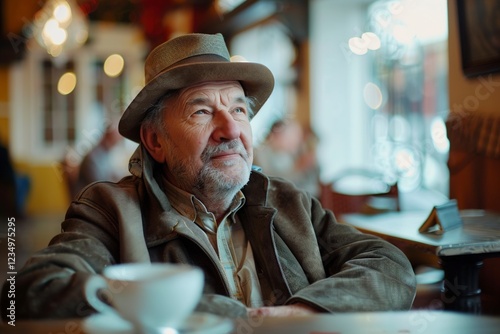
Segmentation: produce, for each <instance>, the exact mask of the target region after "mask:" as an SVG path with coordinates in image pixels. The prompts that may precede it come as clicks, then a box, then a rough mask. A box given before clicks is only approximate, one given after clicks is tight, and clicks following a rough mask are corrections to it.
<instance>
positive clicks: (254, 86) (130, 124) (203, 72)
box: [118, 62, 274, 143]
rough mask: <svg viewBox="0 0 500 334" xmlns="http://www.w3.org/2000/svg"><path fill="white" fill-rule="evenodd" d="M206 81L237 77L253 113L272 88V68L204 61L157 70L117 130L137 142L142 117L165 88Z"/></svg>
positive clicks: (123, 117)
mask: <svg viewBox="0 0 500 334" xmlns="http://www.w3.org/2000/svg"><path fill="white" fill-rule="evenodd" d="M208 81H239V82H240V83H241V86H242V87H243V90H244V91H245V95H246V96H251V97H253V98H254V99H255V105H254V108H253V111H254V113H257V112H258V111H259V110H260V108H261V107H262V105H264V103H265V102H266V101H267V99H268V98H269V96H270V95H271V92H272V91H273V88H274V77H273V75H272V73H271V71H270V70H269V69H268V68H267V67H266V66H264V65H262V64H258V63H251V62H213V63H207V62H203V63H191V64H186V65H181V66H177V67H174V68H171V69H168V70H166V71H164V72H162V73H160V74H158V75H157V76H156V77H155V78H153V79H152V80H151V81H150V82H149V83H148V84H147V85H146V86H145V87H144V88H143V89H142V90H141V91H140V92H139V94H137V96H136V97H135V98H134V99H133V100H132V102H131V103H130V104H129V106H128V107H127V109H126V110H125V112H124V113H123V115H122V117H121V119H120V123H119V125H118V130H119V132H120V133H121V134H122V135H123V136H124V137H126V138H128V139H130V140H133V141H135V142H137V143H139V142H140V127H141V123H142V120H143V119H144V117H145V116H146V113H147V111H148V110H149V109H150V108H151V107H152V106H153V105H154V104H155V103H156V102H157V101H158V100H159V99H160V98H161V97H162V96H163V95H164V94H165V93H166V92H167V91H169V90H174V89H181V88H185V87H188V86H191V85H194V84H198V83H201V82H208Z"/></svg>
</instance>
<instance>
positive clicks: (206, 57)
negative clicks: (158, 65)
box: [145, 54, 230, 84]
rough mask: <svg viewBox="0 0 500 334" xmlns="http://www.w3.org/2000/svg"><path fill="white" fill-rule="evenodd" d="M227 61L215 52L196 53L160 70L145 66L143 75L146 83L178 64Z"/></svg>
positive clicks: (178, 65)
mask: <svg viewBox="0 0 500 334" xmlns="http://www.w3.org/2000/svg"><path fill="white" fill-rule="evenodd" d="M223 62H225V63H229V62H230V61H229V60H228V59H227V58H225V57H223V56H219V55H216V54H203V55H196V56H191V57H188V58H184V59H182V60H179V61H178V62H176V63H173V64H171V65H169V66H167V67H165V68H162V69H160V70H158V69H155V68H151V67H147V68H146V69H145V77H146V84H147V83H149V82H150V81H151V80H153V79H154V78H155V77H156V76H158V75H160V74H162V73H164V72H166V71H169V70H171V69H172V68H174V67H180V66H185V65H190V64H195V63H223Z"/></svg>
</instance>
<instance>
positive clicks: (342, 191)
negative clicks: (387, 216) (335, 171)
mask: <svg viewBox="0 0 500 334" xmlns="http://www.w3.org/2000/svg"><path fill="white" fill-rule="evenodd" d="M320 200H321V203H322V205H323V207H324V208H326V209H330V210H332V211H333V213H335V214H336V215H341V214H345V213H366V214H373V213H380V212H387V211H399V191H398V186H397V183H394V184H389V183H387V182H386V181H384V179H383V175H382V174H380V173H377V172H373V171H370V170H363V169H350V170H347V171H345V172H342V173H340V174H339V176H338V177H336V178H335V179H334V180H333V181H332V182H330V183H327V184H322V185H321V195H320Z"/></svg>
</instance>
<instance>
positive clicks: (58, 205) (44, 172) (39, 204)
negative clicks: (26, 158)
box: [15, 162, 69, 215]
mask: <svg viewBox="0 0 500 334" xmlns="http://www.w3.org/2000/svg"><path fill="white" fill-rule="evenodd" d="M15 167H16V170H17V171H18V172H19V173H21V174H24V175H27V176H28V177H29V178H30V182H31V188H30V192H29V195H28V199H27V205H26V213H27V214H28V215H40V214H51V213H61V212H65V211H66V209H67V207H68V204H69V200H68V193H67V192H66V187H65V185H64V182H63V181H62V180H61V179H60V177H59V174H58V173H59V172H58V170H57V169H56V168H54V167H52V166H48V165H35V164H32V163H30V162H15Z"/></svg>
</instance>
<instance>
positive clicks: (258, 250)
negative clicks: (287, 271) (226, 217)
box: [238, 172, 291, 305]
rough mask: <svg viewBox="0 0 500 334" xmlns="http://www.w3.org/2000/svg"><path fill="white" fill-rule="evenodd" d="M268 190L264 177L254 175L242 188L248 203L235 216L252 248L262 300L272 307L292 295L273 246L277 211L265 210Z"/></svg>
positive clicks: (267, 208) (266, 180) (268, 208)
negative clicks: (259, 280) (274, 221)
mask: <svg viewBox="0 0 500 334" xmlns="http://www.w3.org/2000/svg"><path fill="white" fill-rule="evenodd" d="M267 188H268V179H267V177H264V176H262V175H261V174H260V173H256V172H253V173H252V174H251V179H250V182H249V183H248V184H247V185H246V186H245V187H244V188H243V193H244V194H245V198H246V199H247V202H246V205H245V206H244V208H243V209H242V210H240V211H239V212H238V217H239V219H240V221H241V224H242V226H243V229H244V230H245V234H246V235H247V238H248V240H249V241H250V245H251V246H252V251H253V254H254V258H255V264H256V267H257V271H258V273H259V277H260V279H261V288H262V294H263V297H264V300H265V301H266V303H269V304H271V305H274V304H283V303H284V302H285V301H286V300H287V299H288V298H289V297H290V296H291V292H290V287H289V286H288V284H287V282H286V280H285V279H284V277H285V276H284V273H283V270H282V268H281V264H280V261H279V258H278V254H277V250H276V247H275V246H274V245H275V244H276V243H275V240H274V228H273V218H274V216H275V214H276V209H273V208H270V207H266V199H267ZM247 194H248V195H249V196H247ZM250 194H251V195H250ZM261 273H262V274H263V277H262V275H261ZM262 280H264V281H262Z"/></svg>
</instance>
